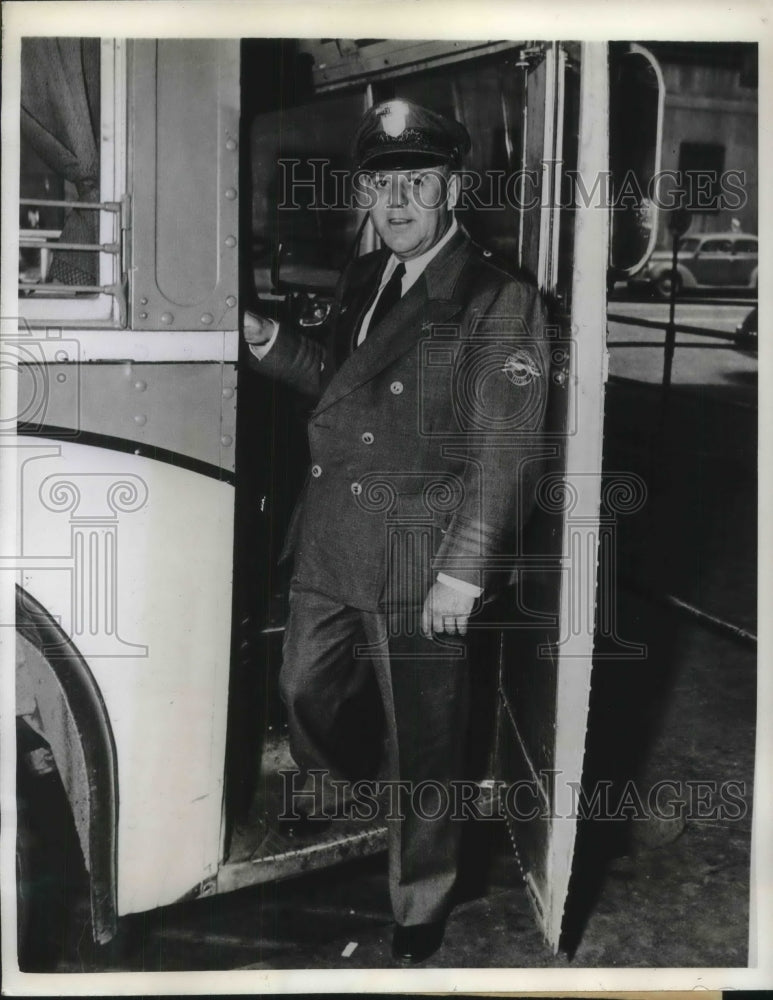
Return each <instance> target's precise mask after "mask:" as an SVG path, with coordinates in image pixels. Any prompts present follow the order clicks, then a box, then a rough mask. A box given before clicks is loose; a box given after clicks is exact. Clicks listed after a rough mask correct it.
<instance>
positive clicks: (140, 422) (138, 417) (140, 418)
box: [134, 413, 148, 427]
mask: <svg viewBox="0 0 773 1000" xmlns="http://www.w3.org/2000/svg"><path fill="white" fill-rule="evenodd" d="M147 422H148V418H147V417H146V416H145V414H144V413H136V414H135V415H134V423H135V424H136V425H137V426H138V427H144V426H145V424H146V423H147Z"/></svg>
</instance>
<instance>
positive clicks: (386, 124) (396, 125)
mask: <svg viewBox="0 0 773 1000" xmlns="http://www.w3.org/2000/svg"><path fill="white" fill-rule="evenodd" d="M408 111H409V109H408V106H407V105H406V104H404V103H403V102H402V101H392V102H391V103H390V104H387V106H386V107H385V108H382V109H381V110H380V111H379V117H380V118H381V127H382V129H383V130H384V132H386V134H387V135H388V136H391V137H392V138H393V139H396V138H397V136H398V135H402V134H403V132H404V131H405V124H406V121H407V120H408Z"/></svg>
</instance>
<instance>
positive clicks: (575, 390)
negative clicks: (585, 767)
mask: <svg viewBox="0 0 773 1000" xmlns="http://www.w3.org/2000/svg"><path fill="white" fill-rule="evenodd" d="M519 70H520V72H521V74H522V80H523V84H522V85H523V89H524V95H523V96H524V99H523V107H524V118H523V126H522V132H521V136H520V139H521V144H520V150H521V164H520V166H521V170H522V171H523V174H522V176H523V187H522V190H523V191H524V192H527V193H526V194H525V195H524V198H523V200H522V211H521V218H520V229H519V243H518V252H519V258H520V263H521V265H522V267H524V268H525V269H526V270H527V271H530V272H531V273H533V274H534V275H535V276H536V278H537V280H538V283H539V285H540V287H541V288H542V289H543V291H544V292H545V294H546V296H547V298H548V300H549V302H550V303H551V305H552V313H553V315H552V321H553V323H554V329H553V330H552V333H551V338H552V344H551V363H552V370H551V373H550V378H551V395H550V402H549V409H548V414H547V433H546V435H545V436H544V440H543V449H542V454H541V455H540V454H536V455H535V460H537V461H539V462H541V463H542V464H541V468H542V471H541V474H540V477H539V479H538V485H537V488H536V507H535V509H534V511H533V514H532V517H531V520H530V521H529V523H528V525H527V528H526V531H525V534H524V538H523V544H522V549H521V551H520V552H518V553H516V555H515V558H514V566H513V568H514V572H513V587H512V589H511V591H510V592H509V594H508V595H507V598H506V600H505V602H504V604H505V606H504V607H503V615H502V620H503V625H502V631H501V654H500V655H501V658H500V669H499V690H498V717H497V737H496V751H497V752H496V757H495V767H494V777H495V780H496V782H497V783H498V788H499V796H500V804H501V809H502V811H503V812H504V814H505V817H506V821H507V824H508V828H509V831H510V834H511V839H512V842H513V846H514V848H515V851H516V854H517V856H518V859H519V864H520V868H521V871H522V874H523V877H524V880H525V884H526V887H527V891H528V893H529V897H530V899H531V902H532V904H533V907H534V910H535V913H536V916H537V919H538V922H539V924H540V926H541V928H542V931H543V933H544V936H545V938H546V941H547V943H548V944H549V946H550V947H551V948H552V949H553V950H554V951H556V950H557V949H558V946H559V941H560V936H561V929H562V919H563V914H564V909H565V904H566V900H567V895H568V891H569V880H570V875H571V870H572V859H573V853H574V844H575V834H576V819H575V813H576V810H575V808H574V801H575V798H576V793H577V790H578V788H579V783H580V780H581V776H582V763H583V755H584V747H585V737H586V727H587V717H588V699H589V692H590V674H591V657H592V651H593V635H594V613H595V579H596V556H597V547H598V533H597V532H598V515H599V491H600V470H601V444H602V423H603V401H604V370H605V364H604V354H605V346H604V339H605V337H604V330H605V317H604V309H605V274H604V267H603V261H604V259H605V256H604V253H603V249H604V247H605V246H606V241H607V225H608V222H607V220H608V213H607V212H605V211H603V210H600V206H596V207H595V208H594V206H593V205H590V206H589V207H586V206H585V205H583V204H581V203H580V202H579V200H578V199H576V197H575V187H576V183H577V179H578V178H579V180H580V181H582V182H583V183H584V186H585V187H586V188H590V187H591V185H592V182H593V180H594V179H598V178H602V177H603V174H604V171H605V169H606V160H607V123H606V101H607V89H608V88H607V65H606V49H605V47H604V46H603V45H594V44H590V43H584V44H582V45H565V44H550V45H539V46H526V47H524V48H523V49H522V51H521V53H520V60H519Z"/></svg>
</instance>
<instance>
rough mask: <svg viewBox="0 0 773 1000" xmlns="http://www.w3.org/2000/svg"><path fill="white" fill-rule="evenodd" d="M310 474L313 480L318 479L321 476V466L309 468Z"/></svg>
mask: <svg viewBox="0 0 773 1000" xmlns="http://www.w3.org/2000/svg"><path fill="white" fill-rule="evenodd" d="M311 474H312V476H314V478H315V479H319V477H320V476H321V475H322V466H321V465H312V467H311Z"/></svg>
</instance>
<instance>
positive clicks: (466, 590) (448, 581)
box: [437, 573, 483, 597]
mask: <svg viewBox="0 0 773 1000" xmlns="http://www.w3.org/2000/svg"><path fill="white" fill-rule="evenodd" d="M437 579H438V583H444V584H445V585H446V586H447V587H453V588H454V590H459V591H461V593H463V594H468V595H469V596H470V597H480V595H481V594H482V593H483V587H476V586H475V584H474V583H468V582H467V581H466V580H457V579H456V577H455V576H448V574H447V573H438V575H437Z"/></svg>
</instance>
